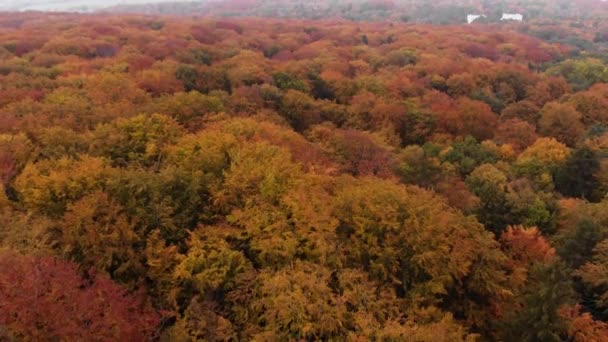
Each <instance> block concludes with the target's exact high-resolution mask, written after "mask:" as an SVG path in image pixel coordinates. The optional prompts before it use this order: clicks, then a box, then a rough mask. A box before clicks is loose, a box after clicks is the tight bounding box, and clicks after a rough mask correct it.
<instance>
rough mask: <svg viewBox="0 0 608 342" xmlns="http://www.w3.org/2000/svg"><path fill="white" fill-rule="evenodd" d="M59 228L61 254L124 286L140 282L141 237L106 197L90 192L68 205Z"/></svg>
mask: <svg viewBox="0 0 608 342" xmlns="http://www.w3.org/2000/svg"><path fill="white" fill-rule="evenodd" d="M59 227H60V229H61V239H60V241H59V243H60V245H61V247H62V250H63V253H65V255H66V256H67V257H68V258H69V259H71V260H72V261H74V262H77V263H78V264H80V265H82V267H84V269H90V268H95V269H97V270H100V271H105V272H108V274H110V276H111V277H112V278H113V279H115V280H118V281H121V282H123V283H128V282H131V283H133V282H136V281H138V280H140V277H141V276H142V275H143V265H142V263H141V260H140V258H139V254H140V251H139V250H138V247H137V246H138V245H140V244H141V237H140V236H138V234H137V232H136V231H135V225H134V224H133V223H132V222H130V219H129V217H127V216H126V215H125V213H124V210H123V208H121V206H120V205H118V204H117V203H116V202H115V201H113V200H112V199H110V198H109V197H108V195H107V194H105V193H103V192H97V193H93V194H91V195H88V196H86V197H84V198H82V199H80V200H79V201H78V202H76V203H74V204H70V205H68V208H67V211H66V213H65V214H64V215H63V219H62V220H61V222H60V223H59Z"/></svg>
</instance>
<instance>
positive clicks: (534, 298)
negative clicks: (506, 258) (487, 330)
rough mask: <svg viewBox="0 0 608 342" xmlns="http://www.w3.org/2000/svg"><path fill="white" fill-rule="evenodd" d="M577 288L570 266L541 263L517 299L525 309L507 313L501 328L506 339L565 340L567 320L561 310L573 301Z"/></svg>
mask: <svg viewBox="0 0 608 342" xmlns="http://www.w3.org/2000/svg"><path fill="white" fill-rule="evenodd" d="M573 296H574V293H573V289H572V283H571V280H570V277H569V275H568V273H567V269H566V267H565V266H564V265H563V264H562V263H560V262H553V263H550V264H537V265H536V266H534V267H532V269H531V271H530V279H529V285H528V286H526V288H525V290H524V291H523V293H522V294H521V297H519V298H517V300H518V301H519V302H520V303H521V304H520V305H521V309H520V310H516V311H515V312H513V313H511V314H509V315H507V316H506V317H505V319H504V321H503V322H504V323H503V327H502V329H501V337H502V339H503V340H504V341H526V342H527V341H529V342H532V341H555V342H557V341H563V340H564V339H565V337H566V335H567V329H568V326H567V323H566V321H565V320H564V318H562V316H561V315H560V312H559V310H560V309H561V308H562V306H564V305H569V304H572V302H573Z"/></svg>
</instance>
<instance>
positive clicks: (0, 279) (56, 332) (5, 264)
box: [0, 252, 159, 341]
mask: <svg viewBox="0 0 608 342" xmlns="http://www.w3.org/2000/svg"><path fill="white" fill-rule="evenodd" d="M0 268H2V273H0V325H2V326H4V327H5V328H6V329H7V331H8V333H9V336H12V337H13V338H15V339H19V340H21V339H25V340H30V339H31V340H45V339H49V338H50V339H58V340H71V339H76V340H87V341H99V340H106V339H107V340H131V341H134V340H145V339H148V338H152V337H153V336H154V334H155V332H156V329H157V325H158V323H159V315H158V314H157V313H156V312H154V310H153V309H152V308H151V307H150V306H149V305H147V304H145V303H144V304H142V303H141V302H140V301H139V300H137V299H136V298H135V297H133V296H131V295H129V294H128V293H127V291H126V290H125V289H124V288H122V287H120V286H119V285H116V284H114V283H113V282H112V281H111V280H110V279H108V278H106V277H104V276H103V275H95V274H94V273H89V274H87V275H86V276H85V277H84V278H82V277H81V276H80V275H79V274H78V272H77V266H76V265H75V264H72V263H67V262H64V261H59V260H56V259H53V258H50V257H31V256H22V255H18V254H14V253H6V252H3V253H2V254H0Z"/></svg>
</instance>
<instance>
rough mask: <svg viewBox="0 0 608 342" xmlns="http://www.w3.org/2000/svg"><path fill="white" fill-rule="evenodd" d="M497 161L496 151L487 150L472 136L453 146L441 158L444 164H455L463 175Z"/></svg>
mask: <svg viewBox="0 0 608 342" xmlns="http://www.w3.org/2000/svg"><path fill="white" fill-rule="evenodd" d="M497 160H498V156H497V155H496V153H495V152H494V151H492V150H489V149H487V148H486V147H484V146H483V145H482V144H480V143H478V142H477V141H476V140H475V138H473V137H471V136H468V137H466V138H465V139H464V140H463V141H461V142H456V143H454V144H452V146H451V148H450V149H449V150H448V151H447V152H445V153H443V154H442V156H441V161H442V162H449V163H452V164H454V165H455V166H456V167H457V169H458V171H459V172H460V174H462V175H468V174H469V173H471V172H472V171H473V170H474V169H475V168H476V167H477V166H479V165H481V164H485V163H493V162H496V161H497Z"/></svg>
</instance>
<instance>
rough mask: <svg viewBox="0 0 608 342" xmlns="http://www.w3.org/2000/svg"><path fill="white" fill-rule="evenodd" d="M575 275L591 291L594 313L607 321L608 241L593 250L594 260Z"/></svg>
mask: <svg viewBox="0 0 608 342" xmlns="http://www.w3.org/2000/svg"><path fill="white" fill-rule="evenodd" d="M575 275H576V276H577V277H579V278H580V279H581V280H582V282H583V283H584V284H585V286H586V287H587V288H588V289H589V290H590V293H591V294H592V296H593V300H594V304H593V309H594V311H595V312H597V313H598V315H599V316H600V317H602V318H604V319H605V318H606V309H607V308H608V291H606V288H607V286H608V240H603V241H602V242H600V243H598V244H597V246H596V247H595V248H594V249H593V259H592V260H590V261H589V262H587V263H586V264H584V265H583V266H582V267H581V268H579V269H578V270H577V271H576V272H575Z"/></svg>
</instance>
